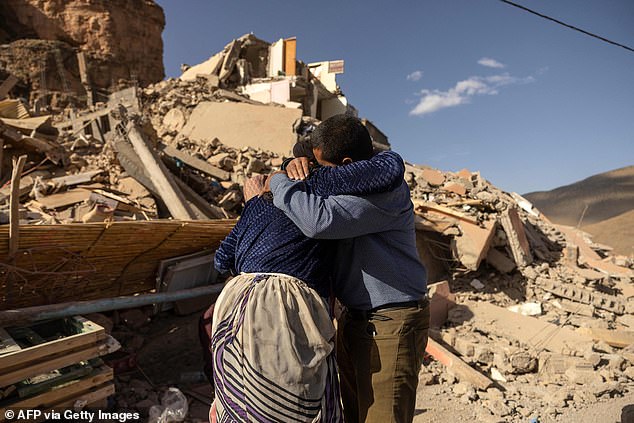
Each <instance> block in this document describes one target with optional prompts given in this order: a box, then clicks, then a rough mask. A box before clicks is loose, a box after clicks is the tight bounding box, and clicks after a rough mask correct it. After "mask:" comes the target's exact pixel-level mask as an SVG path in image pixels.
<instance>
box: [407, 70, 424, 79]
mask: <svg viewBox="0 0 634 423" xmlns="http://www.w3.org/2000/svg"><path fill="white" fill-rule="evenodd" d="M422 77H423V71H421V70H417V71H414V72H412V73H410V74H409V75H407V77H406V78H407V80H408V81H418V80H420V79H421V78H422Z"/></svg>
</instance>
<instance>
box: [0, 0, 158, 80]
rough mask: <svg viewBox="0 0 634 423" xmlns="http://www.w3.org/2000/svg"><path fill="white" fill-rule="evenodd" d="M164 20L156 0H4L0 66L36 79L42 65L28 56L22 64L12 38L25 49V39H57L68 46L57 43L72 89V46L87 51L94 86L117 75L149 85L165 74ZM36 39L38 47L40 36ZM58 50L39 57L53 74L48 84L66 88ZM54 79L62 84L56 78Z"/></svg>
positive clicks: (75, 77) (74, 70)
mask: <svg viewBox="0 0 634 423" xmlns="http://www.w3.org/2000/svg"><path fill="white" fill-rule="evenodd" d="M164 26H165V16H164V14H163V9H161V7H160V6H159V5H157V4H156V3H155V2H154V0H107V1H106V0H2V2H0V42H1V43H2V44H4V45H3V46H2V62H3V63H0V67H2V66H3V67H4V68H5V69H7V70H8V71H10V72H12V73H14V74H23V75H24V74H28V75H29V77H30V79H31V80H30V81H24V82H26V83H32V82H34V81H36V80H37V81H39V80H40V79H41V74H42V72H41V71H42V69H36V68H37V67H35V68H34V66H33V63H32V60H31V61H30V62H31V63H27V64H26V65H25V64H24V63H21V62H20V60H19V59H20V57H18V58H17V60H11V58H12V57H11V54H13V53H12V52H13V51H16V46H12V44H13V43H14V42H16V41H19V42H20V44H19V45H18V46H17V51H19V52H25V51H28V50H29V49H28V48H27V47H28V43H27V44H25V42H26V40H46V41H56V42H62V43H64V44H66V45H67V46H68V47H70V49H69V48H61V49H60V50H61V51H62V54H61V61H62V63H63V65H64V68H65V69H66V73H68V74H67V75H65V76H66V77H67V78H68V79H69V80H70V81H67V83H66V85H67V86H68V87H69V88H70V89H73V86H75V85H77V82H78V81H77V80H78V78H79V71H78V66H77V59H76V58H75V57H74V52H72V50H75V51H84V52H85V53H86V57H87V62H88V74H89V77H90V80H91V83H92V85H93V86H94V87H96V88H107V87H110V86H111V85H113V83H116V82H118V81H119V80H121V79H124V80H137V81H138V82H139V83H140V84H141V85H147V84H150V83H153V82H157V81H160V80H162V79H163V77H164V68H163V41H162V39H161V33H162V31H163V28H164ZM35 44H36V45H37V46H38V47H37V50H40V49H41V47H42V44H41V42H40V43H35ZM69 50H70V54H69ZM18 56H20V55H19V54H18ZM27 56H28V54H27ZM56 56H57V53H55V52H54V51H53V52H52V54H51V55H50V57H48V58H46V60H40V63H44V62H46V63H47V64H46V66H45V67H44V69H43V70H44V71H45V72H46V73H47V74H53V75H54V76H55V77H51V76H49V75H47V78H46V81H47V82H49V84H48V86H47V87H46V88H47V89H49V90H51V89H55V88H58V89H63V88H64V87H63V85H64V84H62V83H61V82H63V81H61V79H62V78H61V76H60V71H59V69H58V68H59V66H58V65H57V63H58V61H57V57H56ZM24 59H28V58H27V57H25V58H24ZM25 68H27V69H25ZM38 71H39V72H38ZM21 79H23V78H21ZM49 79H52V80H50V81H49ZM55 79H58V80H60V81H59V82H60V84H55ZM23 80H24V79H23ZM51 84H53V86H51ZM56 85H58V86H56Z"/></svg>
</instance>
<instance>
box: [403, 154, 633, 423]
mask: <svg viewBox="0 0 634 423" xmlns="http://www.w3.org/2000/svg"><path fill="white" fill-rule="evenodd" d="M406 180H407V182H408V184H409V186H410V188H411V192H412V200H413V202H414V205H415V208H416V214H417V217H416V218H417V222H416V225H417V229H418V233H419V234H422V235H423V236H425V234H434V235H440V237H435V238H433V243H430V244H429V245H433V246H434V247H430V248H432V249H434V250H435V251H434V254H433V256H434V257H436V258H438V259H440V260H437V261H441V262H442V263H443V264H444V266H445V270H446V272H447V275H446V276H448V279H449V283H447V282H440V283H437V284H432V285H431V289H430V292H431V293H432V326H435V328H433V329H432V331H431V334H430V337H431V340H430V342H434V341H437V342H439V343H441V344H442V345H445V346H447V347H449V348H450V349H451V351H450V352H445V353H442V352H441V353H438V352H437V351H436V352H437V354H436V355H440V356H442V355H443V354H455V356H456V357H459V358H460V359H461V360H463V361H464V362H466V363H468V364H469V365H471V366H472V367H471V368H470V369H466V370H465V368H464V367H460V366H454V367H455V368H453V369H452V368H449V369H446V368H443V367H442V366H438V365H436V364H433V365H430V366H428V367H425V368H424V369H423V374H422V379H421V380H423V381H425V383H427V384H433V383H442V384H445V385H448V388H447V392H448V393H453V395H456V396H457V397H459V398H460V399H461V401H463V402H465V403H472V402H475V401H480V403H481V404H482V405H483V406H484V407H482V408H481V414H480V415H478V416H477V417H478V420H480V421H487V420H492V421H496V419H497V420H499V419H504V420H505V421H524V419H526V418H528V417H535V416H539V415H541V416H544V414H547V415H549V416H550V417H551V418H555V417H556V416H557V415H558V414H560V413H562V412H563V410H564V409H565V408H567V407H572V408H574V407H580V406H586V405H587V404H592V403H594V402H597V401H600V400H602V399H605V398H610V397H614V396H620V395H623V394H624V393H625V392H631V391H632V389H634V379H633V378H632V375H634V368H633V367H632V364H634V362H633V361H631V360H632V359H634V356H632V355H631V351H630V347H629V346H630V345H631V344H632V341H634V297H633V296H632V295H633V294H634V291H633V290H632V286H633V285H632V283H633V282H634V272H633V271H632V269H634V260H632V258H631V257H630V258H628V257H624V256H612V255H610V248H609V247H606V246H603V245H598V244H594V243H592V242H591V240H590V237H589V236H588V235H587V234H584V233H583V232H581V231H579V230H577V229H575V228H571V227H565V226H558V225H555V224H553V223H551V222H550V221H549V220H548V219H547V218H546V217H545V216H543V215H542V214H541V213H540V212H539V210H537V209H535V208H534V207H533V206H532V205H531V204H530V203H529V202H528V201H527V200H525V199H524V198H522V197H521V196H519V195H518V194H516V193H511V194H509V193H506V192H503V191H501V190H499V189H498V188H496V187H495V186H493V185H492V184H490V183H489V182H488V181H486V180H485V179H484V178H482V176H481V175H480V174H479V173H478V172H469V171H468V170H462V171H460V172H456V173H454V172H440V171H437V170H434V169H430V168H425V167H419V166H408V167H407V170H406ZM429 245H428V247H429ZM425 255H426V254H425V252H422V253H421V256H423V257H425ZM432 261H433V260H432ZM431 267H432V268H433V267H434V266H433V263H432V266H431ZM434 301H435V302H436V304H437V306H436V307H435V309H434V306H433V304H434ZM433 351H434V350H433V347H432V352H431V354H432V355H434V354H433ZM428 352H430V349H429V348H428ZM436 355H434V357H435V358H437V359H438V357H436ZM439 360H440V359H439ZM440 361H441V362H442V360H440ZM474 369H477V373H474ZM447 370H448V373H447ZM484 375H486V377H487V379H484V380H483V379H482V378H481V377H480V376H484Z"/></svg>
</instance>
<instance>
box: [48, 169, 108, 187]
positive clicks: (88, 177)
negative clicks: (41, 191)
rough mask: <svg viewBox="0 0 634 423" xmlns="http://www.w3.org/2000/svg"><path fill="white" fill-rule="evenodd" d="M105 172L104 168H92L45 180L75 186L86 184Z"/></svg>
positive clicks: (55, 183)
mask: <svg viewBox="0 0 634 423" xmlns="http://www.w3.org/2000/svg"><path fill="white" fill-rule="evenodd" d="M100 173H103V170H90V171H88V172H82V173H76V174H74V175H66V176H59V177H57V178H51V179H46V180H45V181H44V182H46V183H52V184H54V185H56V186H57V185H60V186H73V185H79V184H85V183H87V182H90V181H92V178H94V177H95V176H97V175H99V174H100Z"/></svg>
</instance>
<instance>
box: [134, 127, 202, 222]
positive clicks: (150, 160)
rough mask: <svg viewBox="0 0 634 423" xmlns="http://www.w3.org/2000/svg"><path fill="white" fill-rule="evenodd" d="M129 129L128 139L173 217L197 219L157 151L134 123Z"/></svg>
mask: <svg viewBox="0 0 634 423" xmlns="http://www.w3.org/2000/svg"><path fill="white" fill-rule="evenodd" d="M127 130H128V139H129V140H130V142H131V143H132V147H133V148H134V151H136V153H137V154H138V156H139V158H140V159H141V162H142V163H143V164H144V165H145V169H146V170H147V172H148V174H149V175H150V179H151V180H152V184H153V185H154V187H155V188H156V190H157V192H158V194H159V195H160V196H161V199H162V200H163V202H164V203H165V205H166V206H167V208H168V210H169V212H170V214H171V215H172V217H173V218H174V219H183V220H190V219H195V218H196V216H195V215H194V213H193V212H192V211H191V210H190V209H189V207H188V206H187V204H186V202H185V198H184V197H183V193H182V192H181V190H180V189H179V188H178V186H177V185H176V183H175V182H174V179H173V177H172V175H171V174H170V173H169V171H168V170H167V168H166V167H165V165H164V164H163V162H161V160H160V159H159V157H158V155H157V154H156V151H155V150H154V149H151V148H149V147H148V145H147V143H146V141H145V139H144V138H143V134H142V133H141V131H139V129H138V128H137V127H136V126H135V125H134V124H133V123H130V124H129V125H128V128H127Z"/></svg>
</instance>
